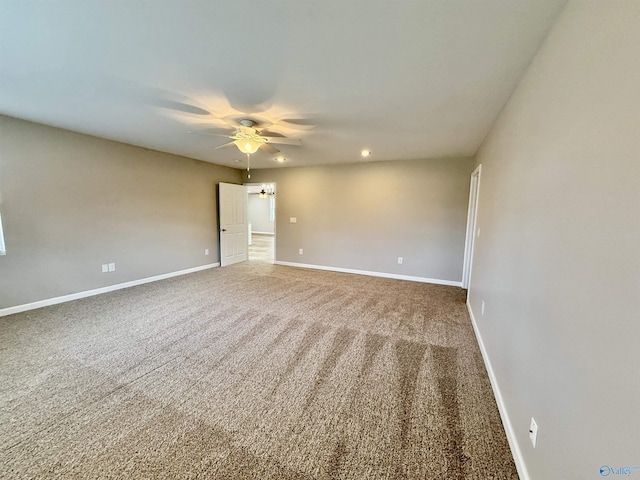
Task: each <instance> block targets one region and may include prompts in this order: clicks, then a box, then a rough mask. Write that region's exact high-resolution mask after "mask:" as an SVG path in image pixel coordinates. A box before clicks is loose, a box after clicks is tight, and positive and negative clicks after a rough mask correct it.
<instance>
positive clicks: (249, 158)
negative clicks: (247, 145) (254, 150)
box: [247, 153, 251, 179]
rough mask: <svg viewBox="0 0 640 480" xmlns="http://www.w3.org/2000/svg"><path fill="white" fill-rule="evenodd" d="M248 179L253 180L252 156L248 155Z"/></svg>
mask: <svg viewBox="0 0 640 480" xmlns="http://www.w3.org/2000/svg"><path fill="white" fill-rule="evenodd" d="M247 179H251V154H249V153H247Z"/></svg>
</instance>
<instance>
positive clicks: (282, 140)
mask: <svg viewBox="0 0 640 480" xmlns="http://www.w3.org/2000/svg"><path fill="white" fill-rule="evenodd" d="M262 138H264V139H266V140H267V142H269V143H275V144H279V145H298V146H300V145H302V140H300V139H299V138H286V137H262Z"/></svg>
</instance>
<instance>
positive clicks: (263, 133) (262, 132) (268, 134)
mask: <svg viewBox="0 0 640 480" xmlns="http://www.w3.org/2000/svg"><path fill="white" fill-rule="evenodd" d="M260 136H261V137H278V138H281V137H284V135H283V134H281V133H279V132H274V131H272V130H267V129H266V128H263V129H262V130H260Z"/></svg>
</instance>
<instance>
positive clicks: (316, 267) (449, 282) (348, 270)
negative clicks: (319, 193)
mask: <svg viewBox="0 0 640 480" xmlns="http://www.w3.org/2000/svg"><path fill="white" fill-rule="evenodd" d="M273 263H275V264H276V265H285V266H287V267H299V268H312V269H314V270H328V271H330V272H342V273H355V274H356V275H368V276H370V277H383V278H394V279H396V280H409V281H410V282H421V283H435V284H437V285H448V286H450V287H462V282H454V281H452V280H439V279H437V278H426V277H412V276H410V275H396V274H395V273H383V272H370V271H368V270H353V269H351V268H340V267H325V266H323V265H311V264H307V263H294V262H280V261H277V260H276V261H275V262H273Z"/></svg>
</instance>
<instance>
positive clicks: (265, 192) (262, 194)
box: [258, 185, 275, 198]
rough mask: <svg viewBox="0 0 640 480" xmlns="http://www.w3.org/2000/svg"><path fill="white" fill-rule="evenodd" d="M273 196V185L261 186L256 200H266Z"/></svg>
mask: <svg viewBox="0 0 640 480" xmlns="http://www.w3.org/2000/svg"><path fill="white" fill-rule="evenodd" d="M273 194H275V188H274V186H273V185H262V190H260V191H259V192H258V198H267V197H268V196H269V195H273Z"/></svg>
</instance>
